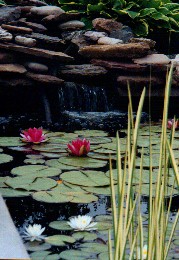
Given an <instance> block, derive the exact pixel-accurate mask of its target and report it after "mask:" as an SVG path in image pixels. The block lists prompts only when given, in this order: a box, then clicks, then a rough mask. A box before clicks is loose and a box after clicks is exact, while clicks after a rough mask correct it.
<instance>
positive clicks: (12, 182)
mask: <svg viewBox="0 0 179 260" xmlns="http://www.w3.org/2000/svg"><path fill="white" fill-rule="evenodd" d="M6 184H7V185H8V186H10V187H11V188H13V189H23V190H28V191H30V190H33V191H39V190H49V189H51V188H53V187H55V186H57V182H56V181H55V180H52V179H50V178H28V177H26V176H25V177H24V176H23V177H22V176H20V177H15V178H9V179H8V180H7V181H6Z"/></svg>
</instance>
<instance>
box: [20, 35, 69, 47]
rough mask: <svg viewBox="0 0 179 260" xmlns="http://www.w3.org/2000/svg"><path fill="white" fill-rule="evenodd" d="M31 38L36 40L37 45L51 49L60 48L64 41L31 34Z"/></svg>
mask: <svg viewBox="0 0 179 260" xmlns="http://www.w3.org/2000/svg"><path fill="white" fill-rule="evenodd" d="M25 36H28V35H25ZM31 37H32V38H33V39H36V40H37V41H38V42H39V43H42V44H46V45H50V46H51V47H53V46H54V47H56V46H61V45H63V44H64V41H63V40H62V39H60V38H58V37H54V36H48V35H45V34H41V33H32V34H31Z"/></svg>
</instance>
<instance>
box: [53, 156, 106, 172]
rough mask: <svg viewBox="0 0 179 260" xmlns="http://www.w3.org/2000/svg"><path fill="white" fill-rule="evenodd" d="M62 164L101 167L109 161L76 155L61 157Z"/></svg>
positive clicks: (79, 166)
mask: <svg viewBox="0 0 179 260" xmlns="http://www.w3.org/2000/svg"><path fill="white" fill-rule="evenodd" d="M58 161H59V162H60V163H62V164H66V165H70V166H75V167H78V168H90V169H91V168H101V167H104V166H106V164H107V162H105V161H101V160H96V159H92V158H89V157H75V156H68V157H61V158H59V160H58Z"/></svg>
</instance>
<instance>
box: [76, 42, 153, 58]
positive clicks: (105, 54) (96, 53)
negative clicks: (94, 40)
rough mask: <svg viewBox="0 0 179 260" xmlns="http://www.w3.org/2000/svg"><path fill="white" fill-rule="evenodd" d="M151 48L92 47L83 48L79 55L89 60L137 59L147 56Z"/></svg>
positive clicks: (129, 45)
mask: <svg viewBox="0 0 179 260" xmlns="http://www.w3.org/2000/svg"><path fill="white" fill-rule="evenodd" d="M149 50H150V47H149V46H148V45H147V44H139V43H128V44H114V45H101V46H100V45H90V46H86V47H82V48H81V49H80V50H79V53H80V54H81V55H82V56H85V57H88V58H126V59H127V58H128V59H131V58H135V57H136V58H137V57H142V56H145V55H146V54H147V53H148V51H149Z"/></svg>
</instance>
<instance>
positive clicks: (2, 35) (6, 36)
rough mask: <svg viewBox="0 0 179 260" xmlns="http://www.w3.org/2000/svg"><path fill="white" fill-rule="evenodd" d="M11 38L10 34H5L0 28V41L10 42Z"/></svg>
mask: <svg viewBox="0 0 179 260" xmlns="http://www.w3.org/2000/svg"><path fill="white" fill-rule="evenodd" d="M12 38H13V36H12V34H11V33H9V32H7V31H6V30H4V29H2V28H1V27H0V41H5V42H6V41H7V42H10V41H12Z"/></svg>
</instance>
